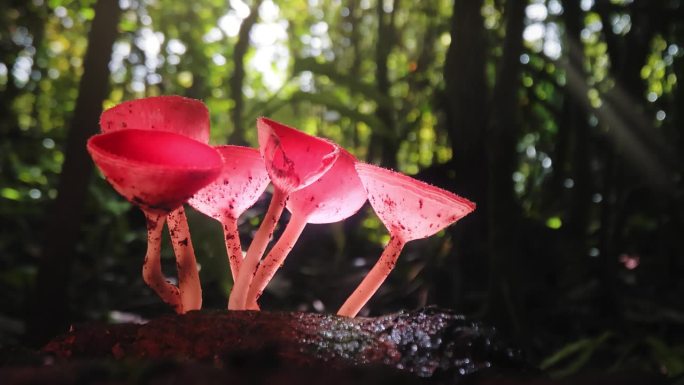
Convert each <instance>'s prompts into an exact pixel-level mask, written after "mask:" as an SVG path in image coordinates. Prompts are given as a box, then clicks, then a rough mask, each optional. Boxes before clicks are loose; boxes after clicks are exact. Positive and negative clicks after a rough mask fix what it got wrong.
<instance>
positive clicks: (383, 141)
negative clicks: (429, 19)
mask: <svg viewBox="0 0 684 385" xmlns="http://www.w3.org/2000/svg"><path fill="white" fill-rule="evenodd" d="M398 7H399V0H393V4H392V11H391V12H390V13H389V14H387V13H386V12H385V11H384V9H383V1H378V2H377V6H376V10H377V18H378V36H377V41H376V43H375V44H376V46H375V85H376V87H377V89H378V91H379V92H380V94H382V95H383V96H386V97H387V98H388V99H389V98H390V96H389V89H390V86H391V84H390V80H389V68H388V60H389V55H390V53H391V52H392V47H394V44H395V43H396V40H397V31H396V28H395V26H394V15H395V14H396V11H397V8H398ZM376 115H377V116H378V119H380V121H381V122H382V123H383V125H384V127H385V129H384V130H374V131H373V134H372V136H371V141H370V149H369V151H370V159H371V160H373V161H379V162H380V163H381V164H382V165H383V166H384V167H389V168H396V164H397V150H398V143H397V140H398V134H397V132H396V129H397V128H396V122H395V119H394V111H393V109H392V107H391V106H385V105H380V106H378V109H377V111H376Z"/></svg>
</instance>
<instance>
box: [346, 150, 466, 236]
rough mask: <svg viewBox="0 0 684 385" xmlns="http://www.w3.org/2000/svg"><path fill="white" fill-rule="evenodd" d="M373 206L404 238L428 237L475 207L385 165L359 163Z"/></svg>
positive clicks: (385, 223)
mask: <svg viewBox="0 0 684 385" xmlns="http://www.w3.org/2000/svg"><path fill="white" fill-rule="evenodd" d="M356 171H357V172H358V173H359V178H361V182H362V183H363V186H364V187H365V189H366V192H367V193H368V200H369V201H370V204H371V206H373V210H375V213H376V214H377V215H378V217H379V218H380V220H381V221H382V223H383V224H384V225H385V227H387V229H388V230H389V232H390V233H391V234H392V235H394V236H398V237H400V238H401V239H402V240H403V241H404V242H408V241H411V240H414V239H420V238H426V237H429V236H431V235H433V234H435V233H436V232H438V231H440V230H442V229H443V228H445V227H447V226H449V225H450V224H452V223H454V222H456V221H458V220H459V219H461V218H463V217H464V216H466V215H468V214H469V213H470V212H472V211H473V210H475V204H474V203H473V202H471V201H469V200H467V199H465V198H462V197H460V196H458V195H456V194H454V193H451V192H449V191H446V190H443V189H441V188H438V187H435V186H432V185H430V184H427V183H425V182H421V181H419V180H417V179H414V178H411V177H409V176H406V175H404V174H400V173H398V172H394V171H392V170H388V169H385V168H382V167H377V166H373V165H370V164H367V163H361V162H358V163H356Z"/></svg>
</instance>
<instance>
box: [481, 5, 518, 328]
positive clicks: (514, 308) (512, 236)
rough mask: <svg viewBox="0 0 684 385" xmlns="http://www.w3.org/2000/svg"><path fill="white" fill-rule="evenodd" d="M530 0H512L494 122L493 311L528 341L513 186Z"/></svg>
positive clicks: (495, 94) (491, 168)
mask: <svg viewBox="0 0 684 385" xmlns="http://www.w3.org/2000/svg"><path fill="white" fill-rule="evenodd" d="M526 6H527V1H526V0H508V1H507V2H506V12H505V14H506V15H507V18H506V23H507V25H506V37H505V38H504V41H503V56H502V58H501V62H500V64H499V69H498V74H497V78H496V87H495V88H494V90H493V96H492V111H491V114H490V116H491V123H490V126H489V132H488V138H487V144H488V151H487V155H488V163H487V164H488V167H489V190H488V191H489V200H488V203H489V210H488V211H487V215H488V218H489V229H490V232H489V246H490V249H489V250H490V276H489V296H488V304H487V316H488V317H489V318H490V319H491V320H492V321H493V322H494V323H495V325H499V326H500V327H502V328H504V330H507V331H509V332H510V333H511V334H512V335H513V336H515V337H517V339H518V340H519V341H526V338H525V337H526V336H527V330H526V329H525V325H526V323H525V318H526V317H525V314H524V313H525V309H524V306H523V305H522V303H521V298H520V297H521V295H520V283H521V279H520V274H519V269H520V265H521V264H520V258H521V257H522V256H521V255H520V244H519V243H520V242H519V240H520V235H519V232H520V224H521V221H520V219H521V213H520V208H519V206H518V203H517V200H516V197H515V193H514V190H513V182H512V177H511V176H512V175H513V172H514V171H515V169H516V165H517V163H518V162H517V153H516V145H517V141H518V137H519V135H520V133H519V131H520V130H519V124H518V122H517V121H518V119H517V118H518V116H517V111H518V95H517V94H518V89H519V88H520V59H519V58H520V54H521V53H522V49H523V38H522V32H523V28H524V17H525V7H526Z"/></svg>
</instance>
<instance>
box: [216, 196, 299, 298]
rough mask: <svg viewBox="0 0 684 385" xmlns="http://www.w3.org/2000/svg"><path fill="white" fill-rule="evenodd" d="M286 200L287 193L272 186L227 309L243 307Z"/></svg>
mask: <svg viewBox="0 0 684 385" xmlns="http://www.w3.org/2000/svg"><path fill="white" fill-rule="evenodd" d="M286 202H287V194H286V193H285V192H284V191H282V190H280V189H279V188H277V187H276V188H274V189H273V197H272V198H271V203H270V204H269V206H268V211H267V212H266V215H265V216H264V221H263V222H261V226H259V229H258V230H257V232H256V234H254V239H253V240H252V243H251V244H250V245H249V248H248V249H247V254H246V255H245V259H244V260H243V261H242V265H241V266H240V272H239V273H238V278H237V280H236V281H235V286H233V291H232V292H231V293H230V298H229V299H228V309H229V310H244V309H245V305H246V302H247V291H248V290H249V284H250V283H251V282H252V277H253V276H254V273H255V272H256V268H257V264H258V263H259V260H261V256H262V255H264V250H266V246H268V242H269V241H270V240H271V238H272V237H273V229H274V228H275V226H276V224H277V223H278V219H280V214H282V212H283V209H284V208H285V203H286Z"/></svg>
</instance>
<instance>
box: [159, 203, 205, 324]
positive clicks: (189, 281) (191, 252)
mask: <svg viewBox="0 0 684 385" xmlns="http://www.w3.org/2000/svg"><path fill="white" fill-rule="evenodd" d="M167 221H168V222H167V223H168V226H169V234H170V235H171V244H172V245H173V252H174V253H175V254H176V268H177V269H178V288H179V289H180V297H181V303H182V304H183V313H185V312H188V311H190V310H199V309H201V308H202V286H201V285H200V279H199V272H198V271H197V261H196V260H195V249H194V248H193V247H192V240H191V239H190V228H189V227H188V218H187V217H186V216H185V210H184V209H183V206H181V207H179V208H177V209H176V210H174V211H172V212H171V213H170V214H169V216H168V218H167Z"/></svg>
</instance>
